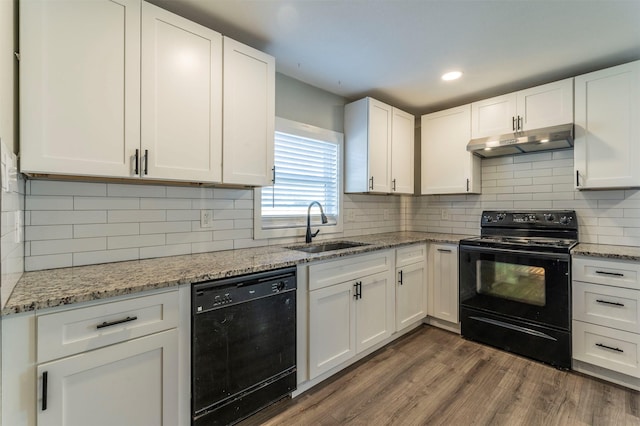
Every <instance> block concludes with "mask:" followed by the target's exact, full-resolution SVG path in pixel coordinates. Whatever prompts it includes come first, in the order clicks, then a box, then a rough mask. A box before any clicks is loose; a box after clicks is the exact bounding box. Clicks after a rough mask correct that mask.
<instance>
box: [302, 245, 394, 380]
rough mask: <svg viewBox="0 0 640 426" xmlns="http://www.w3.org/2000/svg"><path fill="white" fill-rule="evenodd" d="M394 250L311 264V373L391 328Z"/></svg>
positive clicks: (344, 358) (375, 340)
mask: <svg viewBox="0 0 640 426" xmlns="http://www.w3.org/2000/svg"><path fill="white" fill-rule="evenodd" d="M392 254H393V251H383V252H377V253H374V254H368V255H363V256H353V257H349V258H347V259H341V260H336V261H331V262H325V263H321V264H317V265H311V266H310V267H309V276H310V281H309V288H310V290H311V291H310V292H309V378H310V379H314V378H316V377H318V376H319V375H321V374H322V373H325V372H327V371H329V370H331V369H332V368H334V367H337V366H339V365H340V364H342V363H344V362H346V361H348V360H349V359H351V358H353V357H354V356H355V355H357V354H358V353H360V352H362V351H364V350H366V349H369V348H371V347H372V346H374V345H376V344H378V343H380V342H382V341H384V340H385V339H387V338H388V337H390V336H391V334H392V333H393V331H394V317H395V314H394V307H395V303H394V302H395V300H394V287H393V280H392V269H391V264H392ZM319 283H321V284H320V285H319Z"/></svg>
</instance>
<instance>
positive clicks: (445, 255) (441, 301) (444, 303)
mask: <svg viewBox="0 0 640 426" xmlns="http://www.w3.org/2000/svg"><path fill="white" fill-rule="evenodd" d="M428 246H429V265H430V266H431V267H430V268H429V284H428V295H427V298H428V301H429V304H428V314H429V316H430V317H434V318H438V319H441V320H444V321H447V322H449V323H455V324H457V323H458V299H459V296H458V245H457V244H440V243H432V244H429V245H428Z"/></svg>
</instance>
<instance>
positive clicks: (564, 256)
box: [460, 244, 571, 262]
mask: <svg viewBox="0 0 640 426" xmlns="http://www.w3.org/2000/svg"><path fill="white" fill-rule="evenodd" d="M469 252H475V253H485V254H494V253H495V254H505V255H517V256H527V257H535V258H537V259H552V260H558V261H563V262H568V261H569V259H570V258H571V256H570V255H569V253H544V252H539V251H528V250H510V249H502V248H491V247H476V246H466V245H463V244H460V254H461V255H462V254H463V253H469Z"/></svg>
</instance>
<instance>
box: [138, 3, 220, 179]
mask: <svg viewBox="0 0 640 426" xmlns="http://www.w3.org/2000/svg"><path fill="white" fill-rule="evenodd" d="M141 111H142V116H141V117H142V118H141V119H142V123H141V126H142V130H141V144H140V145H141V155H142V158H143V161H142V173H141V174H142V175H143V177H145V178H151V179H170V180H188V181H196V182H220V181H221V179H222V36H221V35H220V34H218V33H217V32H215V31H213V30H210V29H209V28H206V27H203V26H201V25H198V24H196V23H194V22H191V21H189V20H187V19H185V18H182V17H180V16H178V15H175V14H173V13H170V12H167V11H166V10H164V9H161V8H159V7H157V6H154V5H152V4H150V3H143V5H142V109H141ZM129 154H130V155H133V152H131V153H129Z"/></svg>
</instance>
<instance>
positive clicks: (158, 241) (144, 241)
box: [106, 234, 173, 250]
mask: <svg viewBox="0 0 640 426" xmlns="http://www.w3.org/2000/svg"><path fill="white" fill-rule="evenodd" d="M169 235H173V234H169ZM164 244H165V234H148V235H125V236H118V237H107V247H106V248H108V249H109V250H116V249H123V248H132V247H149V246H161V245H164Z"/></svg>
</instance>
